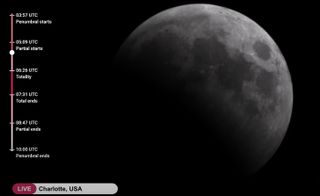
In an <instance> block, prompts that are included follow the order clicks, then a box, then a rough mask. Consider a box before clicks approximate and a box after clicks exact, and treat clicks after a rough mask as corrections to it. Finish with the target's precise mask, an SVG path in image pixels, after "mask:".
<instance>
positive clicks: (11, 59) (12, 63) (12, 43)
mask: <svg viewBox="0 0 320 196" xmlns="http://www.w3.org/2000/svg"><path fill="white" fill-rule="evenodd" d="M13 20H14V14H13V13H11V14H10V52H9V53H10V56H11V58H10V64H11V65H10V70H9V71H10V94H9V95H10V131H11V134H10V135H11V140H10V141H11V142H10V151H14V99H13V97H14V71H15V70H14V62H13V60H14V38H13V36H14V32H13V30H14V27H13V26H14V22H13Z"/></svg>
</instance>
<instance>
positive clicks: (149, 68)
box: [115, 4, 293, 174]
mask: <svg viewBox="0 0 320 196" xmlns="http://www.w3.org/2000/svg"><path fill="white" fill-rule="evenodd" d="M115 64H116V66H118V68H120V69H122V70H125V72H126V73H129V75H130V74H131V75H132V78H135V79H136V80H140V83H139V85H136V87H137V88H141V85H146V86H147V85H149V86H153V87H152V88H155V86H156V88H157V89H161V90H159V96H160V97H166V100H170V99H171V98H172V99H174V100H176V103H178V104H179V105H180V106H181V107H180V106H179V108H180V109H181V108H184V109H183V110H184V111H188V112H187V113H188V114H183V112H181V113H180V114H179V112H177V110H178V109H177V108H175V104H171V105H170V106H169V107H168V108H169V110H170V108H175V111H173V110H172V111H168V115H171V114H170V112H173V113H175V114H179V115H184V116H186V118H185V121H183V120H181V116H179V117H178V115H177V118H179V119H180V122H179V123H181V124H188V123H191V122H192V121H193V122H192V123H193V125H192V126H190V129H192V131H191V132H192V133H191V134H190V135H191V136H190V137H188V139H189V141H182V140H183V139H181V141H182V143H183V145H185V146H186V148H187V149H188V150H189V152H190V157H189V159H190V160H191V159H197V160H199V162H201V161H203V165H206V166H208V167H210V164H209V165H208V162H206V161H204V160H209V159H208V157H211V159H213V160H214V161H212V164H213V165H215V167H216V166H217V165H218V166H219V167H220V166H221V168H222V167H224V166H225V165H228V167H224V169H225V170H226V171H229V170H232V171H234V172H239V173H243V174H252V173H255V172H256V171H258V170H259V169H260V168H262V167H263V166H264V165H265V164H266V163H267V161H268V160H270V158H271V157H272V156H273V155H274V154H275V152H276V150H277V148H278V147H279V145H280V143H281V142H282V140H283V138H284V136H285V133H286V131H287V129H288V125H289V121H290V117H291V112H292V104H293V90H292V83H291V78H290V73H289V70H288V67H287V64H286V62H285V59H284V57H283V56H282V54H281V52H280V50H279V48H278V46H277V45H276V43H275V42H274V41H273V39H272V38H271V37H270V36H269V35H268V34H267V33H266V31H265V30H264V29H262V28H261V27H260V26H259V25H258V24H257V23H255V22H254V21H252V20H251V19H249V18H248V17H246V16H244V15H242V14H240V13H238V12H236V11H233V10H230V9H227V8H224V7H220V6H215V5H208V4H190V5H184V6H179V7H174V8H171V9H168V10H165V11H163V12H160V13H159V14H156V15H155V16H153V17H151V18H149V19H148V20H146V21H145V22H144V23H142V24H141V25H140V26H139V27H137V28H136V29H135V30H134V31H133V32H132V33H131V35H130V36H129V37H128V38H127V40H126V41H125V42H124V43H123V45H122V46H121V48H120V50H119V52H118V54H117V55H116V59H115ZM129 83H130V82H129ZM128 85H130V84H128ZM130 88H135V85H131V87H130ZM152 88H150V89H149V90H150V91H154V89H152ZM123 90H125V89H123ZM132 91H133V92H134V90H132ZM144 93H145V94H147V93H148V88H147V87H145V88H144ZM163 93H165V94H166V95H164V94H163ZM130 96H139V93H138V91H137V94H134V95H133V94H131V95H128V99H130ZM146 99H148V98H146ZM162 101H164V99H157V100H156V101H154V102H152V101H150V99H149V100H148V104H149V105H148V106H149V107H154V106H155V107H156V105H157V104H159V103H160V104H163V103H161V102H162ZM141 103H143V101H141ZM150 103H151V104H150ZM163 105H165V104H163ZM145 107H146V106H145ZM137 108H138V106H137ZM185 108H187V109H185ZM137 112H138V111H137ZM154 112H155V113H157V112H156V111H154ZM161 114H162V116H163V118H164V119H165V118H166V114H165V113H163V111H162V113H161ZM150 115H151V114H150ZM150 115H149V117H148V118H149V119H152V117H150ZM146 116H148V114H146ZM151 116H152V115H151ZM193 117H194V118H193ZM156 118H162V117H161V115H157V117H156ZM172 119H174V117H173V118H172ZM173 121H174V120H173ZM157 122H159V123H158V124H154V125H153V127H149V129H148V134H146V136H145V137H148V135H149V136H150V134H152V132H153V131H156V130H158V129H157V127H158V126H160V127H161V129H162V131H163V132H165V133H166V134H167V136H166V137H163V138H162V139H163V140H162V142H159V143H157V144H159V145H163V146H165V145H166V139H168V138H169V139H168V140H170V134H175V133H176V132H179V134H180V135H181V136H182V135H183V134H184V132H187V131H186V130H188V133H190V130H189V129H188V128H187V127H188V126H183V129H184V130H180V129H179V126H175V128H174V129H170V126H167V127H164V126H162V124H161V120H159V121H157ZM141 123H144V122H143V121H141ZM197 123H198V125H197ZM167 124H168V125H170V123H167ZM204 124H205V126H204ZM181 129H182V127H181ZM159 132H160V133H161V131H159ZM158 135H161V134H158ZM192 135H193V136H194V140H199V138H201V137H198V135H204V137H203V143H206V153H201V150H200V151H198V152H197V151H196V152H192V149H196V148H197V147H196V145H198V143H201V141H198V143H197V144H195V143H194V142H192V138H193V136H192ZM152 137H153V138H156V137H157V136H154V135H153V136H152ZM159 137H161V136H159ZM181 138H182V137H181ZM176 139H177V140H176V142H177V143H179V142H180V141H179V137H177V138H176ZM146 140H151V141H152V138H149V139H148V138H146ZM149 143H152V142H149ZM173 143H174V142H173ZM183 145H182V147H179V148H182V150H181V151H183V148H184V147H183ZM193 145H195V146H194V147H193ZM145 147H146V148H148V146H145ZM160 149H161V148H160ZM160 151H161V150H160ZM179 152H180V151H177V153H176V156H178V157H179ZM198 153H199V154H201V156H200V155H199V156H197V154H198ZM187 154H188V153H187ZM191 154H192V156H193V157H191ZM202 156H206V157H207V158H203V157H202ZM165 157H166V155H163V156H162V158H165ZM189 159H185V160H189ZM211 159H210V160H211ZM186 162H187V161H186ZM205 162H206V163H205ZM218 162H219V164H217V163H218ZM168 164H169V163H168ZM199 165H200V168H201V165H202V163H198V166H199ZM192 169H196V168H193V166H192V165H189V170H192Z"/></svg>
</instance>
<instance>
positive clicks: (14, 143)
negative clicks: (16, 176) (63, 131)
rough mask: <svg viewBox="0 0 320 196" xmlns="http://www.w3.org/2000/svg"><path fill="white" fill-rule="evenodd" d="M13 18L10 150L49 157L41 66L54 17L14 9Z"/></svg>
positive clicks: (18, 156) (26, 155)
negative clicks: (42, 104) (44, 127)
mask: <svg viewBox="0 0 320 196" xmlns="http://www.w3.org/2000/svg"><path fill="white" fill-rule="evenodd" d="M9 17H10V41H9V44H10V51H9V55H10V69H9V73H10V75H9V80H10V89H9V91H10V92H9V96H10V122H9V123H10V149H9V150H10V151H11V152H13V153H12V154H13V155H14V158H15V159H48V158H50V154H49V153H47V152H46V144H47V142H46V141H44V139H45V134H43V133H44V131H48V129H43V127H42V126H43V125H42V124H40V121H41V120H40V119H41V118H40V116H41V107H40V100H39V99H40V95H39V94H40V88H41V86H42V85H41V82H40V80H39V78H40V77H39V67H40V66H45V65H46V58H44V56H45V57H48V56H49V52H48V51H49V50H46V49H47V47H48V45H46V43H47V42H46V41H45V40H44V39H49V38H50V37H49V36H50V35H52V34H51V33H50V30H51V29H52V28H51V27H52V26H51V24H52V20H50V19H43V18H44V17H48V16H41V15H40V14H39V13H38V12H12V13H11V14H10V13H9Z"/></svg>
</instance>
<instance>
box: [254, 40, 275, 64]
mask: <svg viewBox="0 0 320 196" xmlns="http://www.w3.org/2000/svg"><path fill="white" fill-rule="evenodd" d="M253 49H254V51H255V52H256V54H257V55H258V57H260V58H261V59H263V60H265V61H266V60H268V59H269V58H270V56H271V55H270V48H269V46H268V45H267V44H265V43H264V42H262V41H260V40H257V41H256V42H254V44H253Z"/></svg>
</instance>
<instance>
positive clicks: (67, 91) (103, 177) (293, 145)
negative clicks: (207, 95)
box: [0, 0, 320, 195]
mask: <svg viewBox="0 0 320 196" xmlns="http://www.w3.org/2000/svg"><path fill="white" fill-rule="evenodd" d="M4 2H6V3H4ZM4 2H3V3H1V21H0V22H1V29H2V30H1V34H0V35H1V38H0V40H1V54H2V55H1V59H2V60H1V62H2V63H1V65H2V66H1V68H0V70H1V73H0V76H1V78H0V80H1V98H0V100H1V103H0V104H1V108H4V109H2V110H1V111H0V112H1V115H0V116H3V117H2V118H1V130H2V131H1V135H0V139H1V150H0V152H1V160H2V162H3V163H5V164H7V165H8V167H6V166H2V167H1V172H0V191H1V192H5V195H10V193H9V192H10V189H11V186H12V184H13V183H16V182H116V183H117V184H118V185H119V188H120V191H119V195H130V194H131V193H136V192H137V193H139V189H143V188H144V187H143V185H141V186H142V187H137V186H138V185H139V182H141V183H144V182H145V181H146V180H147V179H141V177H140V176H139V175H137V174H139V172H133V173H130V172H128V173H126V172H127V171H128V170H130V166H128V165H130V164H131V163H130V162H124V161H121V160H125V161H127V160H129V159H128V158H124V157H122V155H121V154H120V153H121V152H123V149H127V148H130V146H125V144H126V143H125V142H123V141H122V140H121V137H122V136H121V133H123V132H121V131H120V132H118V131H117V130H118V129H119V127H122V128H123V127H125V128H126V129H130V125H125V126H124V125H123V124H126V122H125V121H126V117H124V115H122V114H121V112H123V111H118V110H117V108H118V104H121V103H119V102H117V95H115V92H118V91H117V90H115V89H116V88H117V87H118V84H117V81H119V80H121V78H120V79H119V78H116V79H115V77H114V74H113V72H112V71H113V67H112V61H113V58H114V56H115V54H116V53H117V51H118V49H119V47H120V46H121V44H122V43H123V41H124V40H125V39H126V37H127V36H128V35H129V34H130V33H131V32H132V31H133V30H134V29H135V28H136V27H137V26H138V25H140V24H141V23H142V22H144V21H145V20H146V19H148V18H149V17H151V16H153V15H155V14H157V13H158V12H160V11H162V10H164V9H167V8H170V7H174V6H179V5H183V4H188V3H210V4H216V5H220V6H224V7H228V8H230V9H233V10H236V11H238V12H240V13H242V14H244V15H246V16H248V17H249V18H251V19H253V20H254V21H255V22H257V23H258V24H259V25H260V26H262V27H263V28H264V29H265V30H266V31H267V32H268V33H269V34H270V36H271V37H272V38H273V39H274V41H275V42H276V43H277V44H278V46H279V48H280V50H281V52H282V53H283V55H284V57H285V59H286V61H287V64H288V68H289V70H290V73H291V77H292V82H293V90H294V102H293V113H292V118H291V122H290V126H289V129H288V132H287V135H286V136H285V138H284V140H283V142H282V144H281V146H280V148H279V149H278V151H277V153H276V154H275V155H274V157H273V158H272V159H271V160H270V161H269V162H268V163H267V165H266V166H265V167H264V168H262V169H261V170H260V171H259V172H258V173H257V174H256V175H254V176H251V177H249V178H245V179H243V180H242V181H236V183H237V184H235V182H233V183H230V184H224V185H225V186H224V187H226V191H227V190H228V191H230V190H231V191H233V192H238V191H240V192H241V191H250V192H253V193H259V194H260V193H261V192H264V193H265V192H268V193H273V192H275V191H278V190H282V191H283V192H295V191H297V190H301V191H317V192H319V190H318V187H320V168H319V165H320V161H319V154H320V152H319V151H320V143H319V136H320V133H319V131H318V125H319V123H318V116H319V115H318V111H319V101H318V100H319V93H318V89H319V87H318V84H319V81H318V80H319V77H318V72H319V67H318V64H319V63H318V51H319V49H318V48H317V44H318V42H319V40H318V38H317V37H318V32H317V31H318V30H317V29H316V24H317V17H316V15H317V12H316V10H315V7H316V5H313V4H311V3H308V2H307V1H304V2H297V3H294V2H289V3H285V2H283V3H279V1H275V0H271V1H265V2H261V1H235V0H233V1H231V0H229V1H227V0H219V1H217V0H212V1H201V2H199V1H183V0H180V1H178V0H175V1H111V2H107V3H106V2H100V1H84V2H79V1H45V2H41V1H18V0H12V1H4ZM9 2H10V3H9ZM2 5H3V6H2ZM18 11H28V12H33V11H39V12H40V13H42V15H44V14H47V15H48V16H50V15H52V16H53V19H54V21H55V25H53V27H52V28H51V29H50V30H47V31H48V32H47V33H43V34H40V35H38V37H39V39H41V38H43V40H47V41H46V46H48V47H47V48H49V49H50V50H49V52H48V55H47V56H46V55H43V56H42V57H40V60H39V59H38V58H37V59H38V60H39V61H43V62H45V63H43V64H45V66H44V65H42V64H41V66H42V67H41V77H40V78H38V81H39V83H41V84H40V86H41V87H40V89H41V92H42V97H43V98H40V99H41V100H42V103H41V108H42V109H41V110H40V111H41V112H40V113H41V114H40V115H39V114H38V115H39V116H41V117H39V118H41V119H43V127H44V128H47V130H48V131H47V132H46V133H45V134H44V135H43V136H42V140H43V141H42V142H40V143H41V145H42V146H43V148H44V149H45V151H47V152H50V153H51V154H52V158H51V159H50V160H49V161H43V160H40V161H37V160H36V161H16V160H14V159H13V158H12V156H11V155H10V153H9V152H8V150H7V149H8V148H9V140H8V137H9V136H10V135H9V129H8V123H7V121H8V114H9V113H8V111H9V105H8V104H9V99H7V98H8V97H7V94H8V90H9V89H8V88H7V87H8V79H9V78H8V76H9V75H8V74H7V70H8V69H9V64H8V63H9V55H7V54H8V50H9V44H7V42H8V39H9V34H8V33H7V31H8V24H9V23H8V20H7V19H9V17H8V14H10V12H18ZM25 33H26V34H25V35H30V36H32V35H34V34H32V32H31V33H30V32H25ZM28 33H30V34H28ZM16 58H19V57H16ZM33 58H35V57H30V59H31V60H30V59H28V60H30V61H32V59H33ZM117 76H118V75H117ZM123 80H124V81H125V78H124V79H123ZM17 88H18V87H17ZM24 112H25V111H24ZM28 112H30V113H32V112H33V111H28ZM137 112H138V111H137ZM119 124H121V125H119ZM29 139H30V138H29ZM20 140H21V141H23V138H20ZM30 140H31V143H32V142H34V143H39V140H37V138H35V139H30ZM127 144H128V145H129V144H132V143H130V142H129V143H127ZM132 175H133V176H132ZM168 178H169V177H168ZM196 180H197V179H195V181H196ZM163 183H164V184H166V183H165V182H163ZM214 188H216V187H214ZM214 188H213V189H214ZM153 191H154V193H155V194H156V193H157V190H153ZM160 192H161V191H160ZM149 193H152V192H149Z"/></svg>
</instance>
